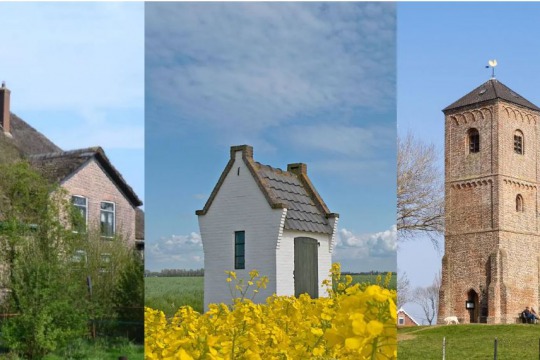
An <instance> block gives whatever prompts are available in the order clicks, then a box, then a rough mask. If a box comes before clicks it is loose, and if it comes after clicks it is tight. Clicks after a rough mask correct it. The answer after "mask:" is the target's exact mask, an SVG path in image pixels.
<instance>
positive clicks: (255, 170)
mask: <svg viewBox="0 0 540 360" xmlns="http://www.w3.org/2000/svg"><path fill="white" fill-rule="evenodd" d="M238 150H242V151H243V158H244V161H245V162H246V165H247V166H248V168H249V169H250V172H251V174H252V175H253V177H254V179H255V181H256V182H257V185H259V188H260V189H261V191H262V192H263V194H264V195H265V197H266V200H267V201H268V203H269V205H270V206H271V207H272V208H286V209H287V216H286V218H285V227H284V228H285V229H287V230H299V231H307V232H314V233H323V234H331V233H332V232H333V229H332V227H331V226H330V222H329V218H332V217H339V215H338V214H335V213H331V212H330V210H328V207H327V206H326V204H325V203H324V201H323V200H322V198H321V197H320V196H319V194H318V193H317V191H316V190H315V188H314V186H313V185H312V183H311V181H310V180H309V177H308V176H307V166H306V165H305V164H289V166H288V171H284V170H281V169H278V168H273V167H271V166H269V165H263V164H261V163H258V162H255V161H253V157H252V156H253V148H252V147H251V146H248V145H241V146H233V147H231V160H229V163H228V164H227V167H226V168H225V170H224V172H223V174H222V175H221V178H220V179H219V181H218V184H217V185H216V187H215V188H214V191H213V192H212V194H211V195H210V198H209V199H208V201H207V203H206V205H205V206H204V209H203V210H198V211H197V212H196V214H197V215H204V214H205V213H206V211H208V209H209V208H210V205H211V203H212V200H213V199H214V197H215V196H216V194H217V192H218V191H219V187H220V186H221V184H222V183H223V181H224V180H225V176H226V175H227V173H228V172H229V170H230V168H231V167H232V164H233V162H234V152H235V151H238Z"/></svg>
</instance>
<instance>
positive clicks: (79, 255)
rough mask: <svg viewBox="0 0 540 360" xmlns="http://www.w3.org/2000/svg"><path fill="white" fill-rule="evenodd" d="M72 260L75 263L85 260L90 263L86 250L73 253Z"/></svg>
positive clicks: (84, 261)
mask: <svg viewBox="0 0 540 360" xmlns="http://www.w3.org/2000/svg"><path fill="white" fill-rule="evenodd" d="M72 261H73V262H75V263H81V262H83V263H84V264H85V265H86V264H88V254H86V251H84V250H76V251H75V253H74V254H73V257H72Z"/></svg>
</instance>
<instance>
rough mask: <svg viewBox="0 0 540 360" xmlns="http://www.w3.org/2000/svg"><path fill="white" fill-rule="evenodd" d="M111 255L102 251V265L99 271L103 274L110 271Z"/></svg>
mask: <svg viewBox="0 0 540 360" xmlns="http://www.w3.org/2000/svg"><path fill="white" fill-rule="evenodd" d="M111 257H112V255H111V254H110V253H101V265H100V267H99V272H100V273H101V274H104V273H107V272H109V268H110V266H111Z"/></svg>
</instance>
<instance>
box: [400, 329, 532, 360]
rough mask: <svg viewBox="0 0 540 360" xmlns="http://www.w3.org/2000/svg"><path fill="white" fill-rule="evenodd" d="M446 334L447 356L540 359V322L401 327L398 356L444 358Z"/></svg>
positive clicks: (456, 359)
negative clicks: (495, 350)
mask: <svg viewBox="0 0 540 360" xmlns="http://www.w3.org/2000/svg"><path fill="white" fill-rule="evenodd" d="M443 338H446V360H462V359H467V360H474V359H486V360H487V359H493V358H494V340H495V338H497V341H498V346H497V359H500V360H504V359H509V360H513V359H520V360H527V359H531V360H532V359H538V358H539V355H540V325H530V324H516V325H486V324H468V325H465V324H464V325H447V326H419V327H410V328H403V329H398V359H399V360H407V359H409V360H416V359H441V358H442V343H443Z"/></svg>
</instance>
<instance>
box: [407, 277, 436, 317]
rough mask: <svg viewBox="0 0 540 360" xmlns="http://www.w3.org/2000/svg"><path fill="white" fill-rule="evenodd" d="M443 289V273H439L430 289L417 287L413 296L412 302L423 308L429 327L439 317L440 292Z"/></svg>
mask: <svg viewBox="0 0 540 360" xmlns="http://www.w3.org/2000/svg"><path fill="white" fill-rule="evenodd" d="M440 288H441V273H440V272H439V273H438V274H437V275H436V276H435V279H434V280H433V283H432V284H431V285H430V286H428V287H417V288H416V289H415V290H414V292H413V295H412V299H413V300H412V301H413V302H414V303H416V304H418V305H420V307H421V308H422V311H423V312H424V315H425V317H426V320H427V322H428V323H429V325H431V324H432V323H433V319H434V318H435V317H436V316H437V311H438V309H439V290H440Z"/></svg>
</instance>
